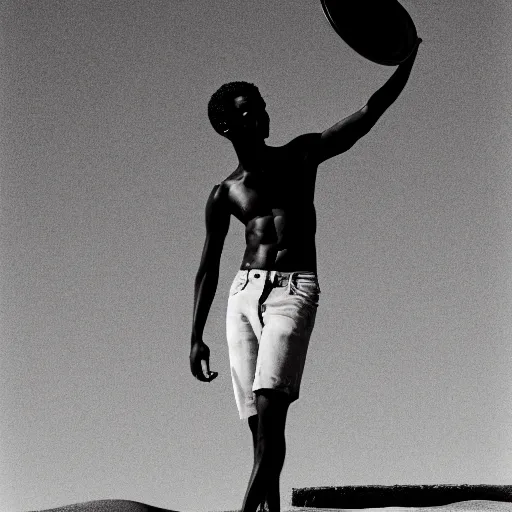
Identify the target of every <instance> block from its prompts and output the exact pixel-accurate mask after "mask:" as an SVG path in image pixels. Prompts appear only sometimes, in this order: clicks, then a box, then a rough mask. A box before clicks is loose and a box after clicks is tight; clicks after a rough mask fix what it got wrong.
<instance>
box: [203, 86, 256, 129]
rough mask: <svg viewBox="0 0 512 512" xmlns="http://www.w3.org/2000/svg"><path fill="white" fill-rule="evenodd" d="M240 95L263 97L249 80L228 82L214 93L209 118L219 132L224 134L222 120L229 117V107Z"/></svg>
mask: <svg viewBox="0 0 512 512" xmlns="http://www.w3.org/2000/svg"><path fill="white" fill-rule="evenodd" d="M238 96H252V97H256V98H261V94H260V91H259V89H258V88H257V87H256V86H255V85H254V84H250V83H249V82H228V83H227V84H224V85H222V86H221V87H219V88H218V89H217V90H216V91H215V92H214V93H213V94H212V97H211V98H210V101H209V102H208V118H209V119H210V123H212V126H213V128H214V129H215V131H216V132H217V133H220V134H221V135H224V134H223V130H222V122H223V121H225V119H226V117H227V114H228V109H229V108H232V106H233V100H234V99H235V98H237V97H238Z"/></svg>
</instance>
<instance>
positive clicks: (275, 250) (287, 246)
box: [190, 39, 421, 512]
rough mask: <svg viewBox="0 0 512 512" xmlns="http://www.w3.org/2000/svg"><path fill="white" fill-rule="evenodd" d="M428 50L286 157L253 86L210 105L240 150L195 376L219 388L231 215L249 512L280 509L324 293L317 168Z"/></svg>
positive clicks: (211, 250) (201, 299)
mask: <svg viewBox="0 0 512 512" xmlns="http://www.w3.org/2000/svg"><path fill="white" fill-rule="evenodd" d="M420 43H421V39H418V41H417V43H416V46H415V49H414V51H413V52H412V54H411V55H410V56H409V57H408V59H406V60H405V61H404V62H403V63H401V64H400V65H399V66H398V68H397V69H396V71H395V72H394V73H393V75H392V76H391V78H390V79H389V80H388V81H387V82H386V83H385V84H384V85H383V86H382V87H381V88H380V89H379V90H378V91H377V92H375V93H374V94H373V95H372V96H371V98H370V99H369V101H368V103H367V104H366V105H365V106H364V107H363V108H361V109H360V110H358V111H357V112H355V113H354V114H352V115H350V116H348V117H346V118H345V119H343V120H341V121H339V122H338V123H336V124H335V125H334V126H332V127H331V128H328V129H327V130H325V131H324V132H322V133H310V134H305V135H301V136H299V137H297V138H296V139H294V140H292V141H291V142H289V143H288V144H286V145H284V146H282V147H271V146H267V145H266V144H265V139H266V138H267V137H268V135H269V116H268V114H267V111H266V110H265V107H266V105H265V102H264V101H263V99H262V97H261V96H260V94H259V91H258V89H257V87H256V86H254V85H252V84H248V83H246V82H233V83H230V84H225V85H223V86H222V87H221V88H220V89H219V90H218V91H217V92H216V93H215V94H214V95H213V96H212V98H211V99H210V102H209V104H208V116H209V118H210V121H211V123H212V125H213V127H214V128H215V130H216V131H217V133H219V134H221V135H223V136H224V137H226V138H228V139H229V140H230V141H231V143H232V144H233V147H234V149H235V151H236V154H237V157H238V162H239V163H238V167H237V169H236V170H235V171H234V172H233V173H232V174H231V175H230V176H228V177H227V178H226V179H225V180H224V181H222V183H220V184H219V185H216V186H215V187H214V188H213V190H212V192H211V193H210V196H209V198H208V201H207V204H206V241H205V244H204V248H203V253H202V257H201V262H200V265H199V270H198V272H197V276H196V280H195V294H194V313H193V325H192V337H191V342H192V345H191V350H190V369H191V371H192V374H193V375H194V376H195V377H196V378H197V379H199V380H200V381H203V382H211V381H212V380H213V379H215V378H216V377H217V372H212V371H210V367H209V357H210V350H209V348H208V346H207V345H206V344H205V343H204V341H203V330H204V326H205V323H206V319H207V316H208V312H209V310H210V306H211V304H212V301H213V298H214V295H215V292H216V289H217V282H218V277H219V264H220V257H221V253H222V249H223V245H224V240H225V237H226V234H227V232H228V228H229V222H230V217H231V216H234V217H236V218H237V219H238V220H239V221H240V222H242V223H243V224H244V225H245V242H246V247H245V253H244V255H243V259H242V263H241V265H240V270H239V271H238V273H237V275H236V277H235V279H234V281H233V284H232V286H231V289H230V293H229V299H228V309H227V315H226V330H227V341H228V348H229V359H230V365H231V377H232V381H233V388H234V391H235V399H236V403H237V407H238V411H239V414H240V418H241V419H247V420H248V423H249V428H250V430H251V433H252V440H253V448H254V465H253V469H252V473H251V476H250V479H249V484H248V487H247V491H246V494H245V498H244V501H243V506H242V512H255V511H256V509H257V508H258V506H259V505H260V504H261V503H263V502H265V501H266V503H267V506H268V508H269V510H270V512H279V510H280V498H279V477H280V474H281V470H282V467H283V463H284V457H285V436H284V431H285V422H286V416H287V412H288V406H289V405H290V403H291V402H293V401H294V400H296V399H297V398H298V396H299V387H300V381H301V377H302V372H303V369H304V363H305V358H306V352H307V348H308V342H309V337H310V335H311V331H312V329H313V325H314V322H315V315H316V308H317V305H318V298H319V293H320V289H319V286H318V279H317V274H316V272H317V259H316V247H315V231H316V214H315V207H314V205H313V198H314V187H315V179H316V171H317V167H318V165H319V164H320V163H322V162H323V161H325V160H327V159H329V158H332V157H334V156H336V155H339V154H340V153H343V152H345V151H347V150H348V149H350V148H351V147H352V146H353V145H354V144H355V143H356V142H357V140H359V139H360V138H361V137H362V136H364V135H365V134H366V133H368V132H369V130H370V129H371V128H372V127H373V126H374V125H375V123H376V122H377V120H378V119H379V118H380V116H381V115H382V114H383V113H384V112H385V111H386V109H387V108H388V107H389V106H390V105H391V104H392V103H393V102H394V101H395V100H396V99H397V98H398V96H399V95H400V93H401V92H402V90H403V88H404V87H405V84H406V83H407V80H408V78H409V75H410V73H411V69H412V66H413V63H414V61H415V59H416V55H417V51H418V47H419V44H420Z"/></svg>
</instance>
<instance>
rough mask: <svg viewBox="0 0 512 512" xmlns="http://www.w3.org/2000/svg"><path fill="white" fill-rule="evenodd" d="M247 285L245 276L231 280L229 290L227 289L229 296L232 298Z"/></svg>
mask: <svg viewBox="0 0 512 512" xmlns="http://www.w3.org/2000/svg"><path fill="white" fill-rule="evenodd" d="M246 285H247V276H245V275H237V276H236V277H235V279H234V280H233V283H232V285H231V288H230V289H229V296H230V297H232V296H233V295H236V294H237V293H239V292H241V291H242V290H243V289H244V288H245V287H246Z"/></svg>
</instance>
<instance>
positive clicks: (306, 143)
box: [284, 133, 321, 149]
mask: <svg viewBox="0 0 512 512" xmlns="http://www.w3.org/2000/svg"><path fill="white" fill-rule="evenodd" d="M320 137H321V133H304V134H302V135H299V136H298V137H295V138H294V139H292V140H291V141H290V142H288V144H286V145H285V146H284V147H290V148H301V149H308V148H311V147H312V146H315V145H316V144H318V142H319V141H320Z"/></svg>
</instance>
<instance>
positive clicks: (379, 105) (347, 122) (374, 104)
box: [315, 38, 422, 163]
mask: <svg viewBox="0 0 512 512" xmlns="http://www.w3.org/2000/svg"><path fill="white" fill-rule="evenodd" d="M421 41H422V40H421V39H419V38H418V40H417V42H416V46H415V48H414V50H413V51H412V52H411V54H410V55H409V57H407V59H406V60H405V61H404V62H402V63H401V64H400V65H399V66H398V68H397V69H396V71H395V72H394V73H393V75H392V76H391V78H389V80H388V81H387V82H386V83H385V84H384V85H383V86H382V87H381V88H380V89H379V90H378V91H376V92H375V93H374V94H373V95H372V96H371V98H370V99H369V100H368V102H367V103H366V105H365V106H364V107H363V108H361V109H360V110H358V111H357V112H355V113H354V114H352V115H350V116H348V117H346V118H344V119H342V120H341V121H339V122H338V123H336V124H335V125H334V126H331V127H330V128H328V129H327V130H325V131H324V132H322V134H321V136H320V140H319V143H318V146H317V150H316V155H315V156H316V160H317V162H318V163H320V162H323V161H325V160H327V159H329V158H332V157H334V156H336V155H339V154H341V153H344V152H345V151H347V150H348V149H350V148H351V147H352V146H353V145H354V144H355V143H356V142H357V141H358V140H359V139H360V138H361V137H363V136H364V135H366V134H367V133H368V132H369V131H370V130H371V129H372V127H373V126H374V125H375V123H376V122H377V121H378V119H379V118H380V117H381V116H382V114H384V112H385V111H386V110H387V109H388V108H389V107H390V106H391V105H392V104H393V103H394V101H395V100H396V99H397V98H398V96H400V93H401V92H402V91H403V89H404V87H405V84H406V83H407V81H408V79H409V75H410V74H411V70H412V66H413V64H414V61H415V59H416V55H417V53H418V48H419V45H420V43H421Z"/></svg>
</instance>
